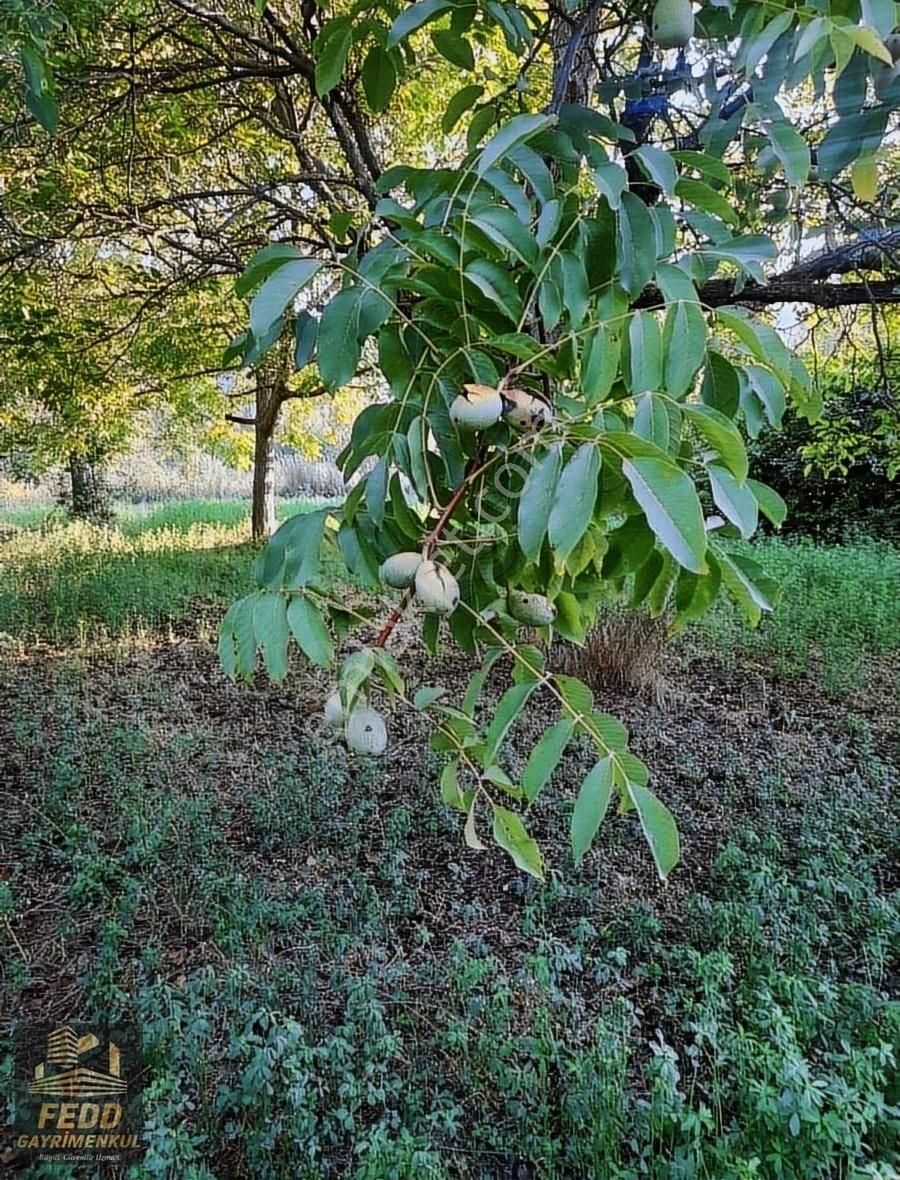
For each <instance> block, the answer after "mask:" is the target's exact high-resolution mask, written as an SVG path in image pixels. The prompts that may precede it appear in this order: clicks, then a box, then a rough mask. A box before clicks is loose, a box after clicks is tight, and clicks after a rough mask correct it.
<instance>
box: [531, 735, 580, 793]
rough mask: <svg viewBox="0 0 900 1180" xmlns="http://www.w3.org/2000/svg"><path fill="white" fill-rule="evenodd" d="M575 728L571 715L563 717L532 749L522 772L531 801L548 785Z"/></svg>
mask: <svg viewBox="0 0 900 1180" xmlns="http://www.w3.org/2000/svg"><path fill="white" fill-rule="evenodd" d="M574 728H575V722H574V720H573V719H572V718H571V717H563V718H562V719H561V720H559V721H557V722H556V724H555V725H551V726H550V727H549V728H548V729H546V730H545V731H544V734H543V736H542V737H541V739H540V741H538V742H537V743H536V745H535V746H534V748H533V749H532V751H531V754H530V755H529V757H528V762H527V763H526V765H525V769H524V771H523V772H522V790H523V791H524V792H525V798H526V799H527V800H528V802H529V803H532V802H534V800H535V799H536V798H537V796H538V794H539V793H540V792H541V790H543V788H544V787H545V786H546V785H547V782H548V781H549V779H550V776H551V774H553V771H554V770H555V769H556V766H557V764H558V762H559V760H560V758H561V757H562V755H563V751H564V750H565V748H566V746H567V745H568V744H569V739H570V738H571V736H572V731H573V730H574Z"/></svg>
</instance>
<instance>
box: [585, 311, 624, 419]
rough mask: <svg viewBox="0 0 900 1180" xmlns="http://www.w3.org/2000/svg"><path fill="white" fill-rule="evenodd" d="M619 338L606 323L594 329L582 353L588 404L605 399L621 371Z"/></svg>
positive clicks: (591, 404)
mask: <svg viewBox="0 0 900 1180" xmlns="http://www.w3.org/2000/svg"><path fill="white" fill-rule="evenodd" d="M619 348H620V345H619V338H618V337H617V336H613V335H612V333H611V332H610V331H609V329H608V328H607V327H606V326H605V325H604V324H598V325H597V326H596V328H595V329H594V332H593V335H591V336H590V337H589V338H588V340H587V342H586V344H585V346H584V352H583V353H582V354H581V391H582V393H583V394H584V398H585V401H586V402H587V405H588V406H589V407H590V406H595V405H597V403H598V402H601V401H603V399H604V398H605V397H606V396H607V394H608V393H609V391H610V390H611V389H612V387H613V382H614V381H615V379H616V374H617V373H618V371H619Z"/></svg>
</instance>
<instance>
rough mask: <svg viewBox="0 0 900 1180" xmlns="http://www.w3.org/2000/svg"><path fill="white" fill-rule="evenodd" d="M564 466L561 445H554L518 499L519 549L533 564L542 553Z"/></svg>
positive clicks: (527, 481)
mask: <svg viewBox="0 0 900 1180" xmlns="http://www.w3.org/2000/svg"><path fill="white" fill-rule="evenodd" d="M561 467H562V444H561V443H555V444H554V445H553V446H552V447H551V448H550V449H549V450H548V451H547V453H546V454H545V455H543V456H542V457H541V458H540V459H538V460H537V462H536V463H534V464H533V465H532V467H531V470H530V471H529V472H528V476H527V478H526V480H525V484H524V486H523V488H522V495H521V497H520V499H519V514H518V525H519V530H518V537H519V547H520V549H521V550H522V552H523V553H524V554H525V556H526V557H528V558H530V559H531V560H532V561H533V560H534V559H535V558H536V557H537V555H538V554H539V553H540V551H541V546H542V545H543V543H544V536H545V535H546V532H547V525H548V523H549V521H550V509H551V507H552V504H553V496H554V493H555V492H556V484H557V481H558V479H559V472H560V468H561Z"/></svg>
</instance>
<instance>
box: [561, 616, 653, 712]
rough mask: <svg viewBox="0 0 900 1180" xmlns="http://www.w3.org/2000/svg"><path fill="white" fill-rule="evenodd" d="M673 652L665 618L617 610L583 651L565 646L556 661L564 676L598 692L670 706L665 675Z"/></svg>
mask: <svg viewBox="0 0 900 1180" xmlns="http://www.w3.org/2000/svg"><path fill="white" fill-rule="evenodd" d="M668 646H669V639H668V626H667V621H666V619H665V618H660V619H651V618H650V616H649V615H647V614H644V613H642V612H638V611H630V610H624V609H623V610H611V611H609V612H608V613H607V614H605V615H604V616H603V617H602V619H601V620H600V622H599V623H598V624H597V626H596V627H594V629H593V630H592V631H591V632H590V633H589V634H588V636H587V639H586V640H585V642H584V645H583V646H582V647H571V646H569V645H568V644H560V645H558V646H556V647H554V650H553V657H552V658H553V660H554V663H555V666H556V667H557V668H558V670H560V671H565V672H568V673H569V674H570V675H573V676H578V677H580V678H581V679H582V680H584V681H585V682H586V683H587V684H589V685H590V686H591V687H592V688H595V689H606V690H612V691H619V692H621V691H626V692H636V693H639V694H641V695H642V696H647V697H650V698H652V699H654V700H655V701H656V702H657V703H658V704H664V703H665V702H666V701H667V700H668V699H669V698H670V696H671V689H670V686H669V684H668V682H667V681H666V677H665V672H664V668H665V663H666V656H667V652H668Z"/></svg>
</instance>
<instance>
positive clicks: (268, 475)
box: [251, 399, 275, 541]
mask: <svg viewBox="0 0 900 1180" xmlns="http://www.w3.org/2000/svg"><path fill="white" fill-rule="evenodd" d="M260 410H261V406H260V403H259V399H257V403H256V425H255V427H254V435H255V438H254V447H253V509H252V513H251V529H252V534H253V540H254V541H264V540H265V539H266V537H269V536H271V535H272V533H273V532H274V531H275V472H274V470H273V467H272V442H273V435H274V433H275V419H274V418H272V419H271V420H270V419H269V417H268V416H267V415H264V414H262V413H261V412H260Z"/></svg>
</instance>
